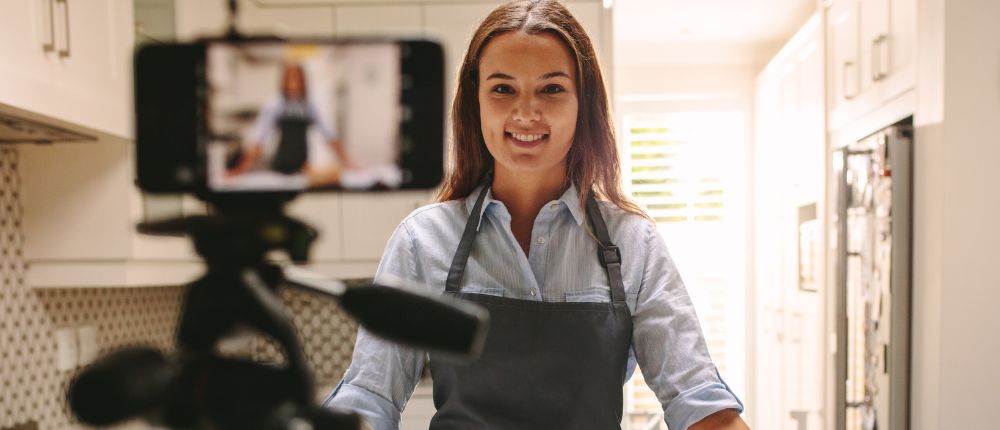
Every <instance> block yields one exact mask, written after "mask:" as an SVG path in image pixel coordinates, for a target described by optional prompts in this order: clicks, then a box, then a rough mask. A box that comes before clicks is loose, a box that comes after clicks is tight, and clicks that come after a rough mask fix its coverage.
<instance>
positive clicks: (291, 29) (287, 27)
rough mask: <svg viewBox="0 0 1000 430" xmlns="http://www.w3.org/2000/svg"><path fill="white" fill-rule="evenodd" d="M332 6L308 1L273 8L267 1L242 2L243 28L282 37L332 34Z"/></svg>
mask: <svg viewBox="0 0 1000 430" xmlns="http://www.w3.org/2000/svg"><path fill="white" fill-rule="evenodd" d="M333 17H334V13H333V8H332V7H330V6H324V5H319V6H312V5H305V4H296V5H287V6H281V7H274V6H272V5H268V4H266V3H257V2H254V1H249V0H243V1H241V2H240V10H239V26H240V31H243V32H245V33H247V34H268V35H270V34H273V35H278V36H282V37H330V36H333V34H334V19H333Z"/></svg>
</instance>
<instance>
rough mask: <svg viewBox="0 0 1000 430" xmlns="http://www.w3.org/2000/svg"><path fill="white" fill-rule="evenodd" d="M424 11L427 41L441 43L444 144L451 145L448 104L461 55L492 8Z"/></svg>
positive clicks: (475, 6)
mask: <svg viewBox="0 0 1000 430" xmlns="http://www.w3.org/2000/svg"><path fill="white" fill-rule="evenodd" d="M423 8H424V27H425V32H426V35H427V37H428V38H431V39H434V40H437V41H438V42H441V44H442V45H443V46H444V71H445V79H444V87H445V99H444V101H445V110H446V112H447V115H446V117H447V118H449V121H448V122H447V124H449V126H447V127H446V130H445V136H446V140H445V141H446V142H451V139H452V135H451V127H450V124H451V121H450V118H451V104H452V100H454V98H455V84H456V82H457V79H458V71H459V68H460V66H461V64H462V59H463V58H465V51H466V50H467V49H468V48H469V41H470V40H472V32H474V31H475V30H476V28H477V27H479V23H480V22H482V21H483V18H486V15H488V14H489V13H490V11H492V10H493V9H494V8H496V5H495V4H489V3H476V4H428V5H426V6H424V7H423Z"/></svg>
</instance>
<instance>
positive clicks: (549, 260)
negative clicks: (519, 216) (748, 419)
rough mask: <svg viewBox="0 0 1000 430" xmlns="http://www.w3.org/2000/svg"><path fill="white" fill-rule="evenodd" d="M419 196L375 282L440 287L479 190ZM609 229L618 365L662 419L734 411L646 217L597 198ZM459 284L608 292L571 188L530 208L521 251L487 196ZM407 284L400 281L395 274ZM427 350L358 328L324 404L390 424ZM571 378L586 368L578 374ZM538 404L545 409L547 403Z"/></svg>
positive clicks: (674, 424)
mask: <svg viewBox="0 0 1000 430" xmlns="http://www.w3.org/2000/svg"><path fill="white" fill-rule="evenodd" d="M479 190H480V189H476V191H474V192H473V193H472V194H471V195H470V196H469V197H468V198H466V199H464V200H452V201H448V202H444V203H435V204H431V205H428V206H424V207H421V208H419V209H417V210H415V211H413V213H411V214H410V215H409V216H408V217H406V219H404V220H403V222H402V223H400V225H399V226H398V227H397V228H396V231H395V232H394V233H393V235H392V237H391V238H390V239H389V243H388V245H387V246H386V249H385V254H383V256H382V261H381V263H379V267H378V270H377V272H376V275H375V282H376V283H378V284H383V285H393V286H400V287H403V288H417V289H421V290H423V291H425V292H428V293H431V294H441V293H443V291H444V288H445V280H446V279H447V278H448V270H449V268H450V267H451V261H452V258H453V257H454V256H455V250H456V249H457V248H458V243H459V241H460V240H461V238H462V231H463V229H464V228H465V224H466V221H467V220H468V216H469V212H470V211H471V210H472V208H473V206H474V205H475V201H476V197H477V196H478V195H479ZM600 207H601V214H602V215H603V216H604V220H605V222H606V223H607V225H608V231H609V232H610V235H611V240H612V242H614V243H615V244H616V245H618V247H619V248H620V249H621V255H622V276H623V281H624V283H625V293H626V304H627V305H628V308H629V310H630V311H631V312H632V324H633V332H632V348H631V350H630V351H629V361H628V374H629V377H631V374H632V371H633V370H634V369H635V366H636V364H637V363H638V365H639V366H640V367H641V368H642V373H643V376H645V378H646V383H647V384H648V385H649V387H650V388H652V390H653V391H654V392H655V393H656V396H657V398H658V399H659V401H660V403H661V404H662V405H663V410H664V416H665V419H666V422H667V424H668V425H669V426H670V428H671V429H677V430H683V429H687V428H688V427H689V426H690V425H692V424H694V423H696V422H698V421H700V420H701V419H702V418H705V417H706V416H708V415H711V414H712V413H714V412H716V411H719V410H722V409H729V408H731V409H736V410H739V411H740V412H742V411H743V404H742V403H741V402H740V400H739V399H738V398H737V397H736V395H735V394H733V392H732V391H731V390H730V389H729V386H728V385H726V383H725V382H724V381H723V380H722V378H721V377H720V376H719V373H718V371H717V370H716V367H715V364H714V363H713V362H712V358H711V357H710V356H709V354H708V348H707V347H706V345H705V339H704V337H703V336H702V333H701V327H700V326H699V324H698V317H697V316H696V315H695V309H694V306H693V305H692V304H691V299H690V297H688V293H687V290H686V289H685V287H684V283H683V281H681V277H680V275H679V274H678V272H677V268H676V267H674V263H673V260H672V259H671V258H670V254H669V253H668V252H667V248H666V245H665V244H664V242H663V239H662V238H661V237H660V235H659V233H658V232H657V230H656V226H655V225H654V224H653V223H652V222H650V221H649V220H648V219H645V218H643V217H641V216H638V215H635V214H629V213H626V212H624V211H622V210H621V209H619V208H618V207H617V206H615V205H613V204H611V203H608V202H600ZM479 216H480V219H481V221H480V226H479V233H478V235H477V236H476V240H475V243H474V246H473V249H472V254H471V255H470V257H469V262H468V265H467V266H466V270H465V276H464V278H463V283H462V292H470V293H481V294H492V295H497V296H504V297H510V298H516V299H522V300H537V301H548V302H563V301H566V302H598V301H602V302H608V301H610V300H611V293H610V291H611V289H610V286H609V285H610V284H609V281H608V276H607V272H605V270H604V267H603V266H601V264H600V262H599V261H598V260H597V242H596V241H595V239H594V238H592V237H591V236H590V234H589V233H588V232H587V230H586V225H585V224H584V223H585V222H587V220H586V214H585V212H584V210H583V208H582V207H581V206H580V201H579V198H578V196H577V190H576V188H575V187H570V188H569V189H568V190H566V192H565V193H563V195H562V196H561V197H560V198H559V200H554V201H551V202H549V203H548V204H546V205H545V207H544V208H542V210H541V212H539V214H538V216H537V217H536V218H535V223H534V226H533V227H532V230H531V246H530V248H529V252H528V255H525V254H524V251H523V250H522V248H521V246H520V245H518V243H517V240H516V239H515V238H514V235H513V233H512V232H511V228H510V213H509V212H508V211H507V208H506V207H505V206H504V204H503V202H500V201H498V200H494V199H493V198H492V193H489V194H488V195H487V197H486V201H485V202H484V204H483V209H482V212H481V213H480V214H479ZM403 284H405V285H403ZM425 359H426V354H425V353H424V352H423V351H420V350H416V349H412V348H408V347H404V346H399V345H396V344H393V343H390V342H387V341H384V340H382V339H380V338H377V337H375V336H374V335H372V334H371V333H368V332H367V331H365V330H364V329H363V328H362V329H359V330H358V337H357V343H356V345H355V348H354V357H353V359H352V361H351V366H350V368H348V370H347V373H346V375H345V376H344V379H343V381H341V383H340V384H339V385H338V386H337V388H336V389H334V391H333V392H332V393H331V394H330V396H329V397H328V398H327V401H326V402H325V404H326V405H327V406H329V407H333V408H339V409H348V410H352V411H354V412H357V413H359V414H361V415H362V416H363V417H365V419H366V421H368V423H369V424H370V425H371V426H372V427H373V428H374V429H375V430H390V429H396V428H398V426H399V421H400V413H401V411H402V410H403V408H404V407H405V406H406V402H407V400H409V398H410V395H411V394H412V393H413V390H414V387H415V386H416V384H417V382H418V380H419V378H420V374H421V371H422V369H423V367H424V360H425ZM581 377H586V376H585V375H581ZM539 407H540V408H542V409H540V410H539V411H536V412H537V413H541V414H544V413H545V411H544V407H545V405H539Z"/></svg>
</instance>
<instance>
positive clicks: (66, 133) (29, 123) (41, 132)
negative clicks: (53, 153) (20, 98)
mask: <svg viewBox="0 0 1000 430" xmlns="http://www.w3.org/2000/svg"><path fill="white" fill-rule="evenodd" d="M94 141H97V138H96V137H94V136H88V135H86V134H82V133H78V132H75V131H72V130H67V129H65V128H61V127H57V126H53V125H49V124H45V123H43V122H39V121H35V120H31V119H27V118H24V117H19V116H15V115H11V114H8V113H5V112H0V144H12V143H57V142H94Z"/></svg>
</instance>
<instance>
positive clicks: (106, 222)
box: [19, 141, 202, 288]
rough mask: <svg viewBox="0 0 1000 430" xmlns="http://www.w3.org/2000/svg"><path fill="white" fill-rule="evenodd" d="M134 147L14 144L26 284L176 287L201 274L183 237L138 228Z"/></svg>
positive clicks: (191, 207)
mask: <svg viewBox="0 0 1000 430" xmlns="http://www.w3.org/2000/svg"><path fill="white" fill-rule="evenodd" d="M133 151H134V146H133V145H132V144H131V143H128V142H120V141H110V142H107V141H101V142H98V143H92V144H55V145H24V146H20V147H19V153H20V162H19V164H20V169H19V170H20V173H21V201H22V204H23V210H24V217H23V219H24V221H23V223H24V224H23V230H24V238H25V239H24V240H25V243H24V259H25V261H26V262H27V265H28V266H27V272H26V276H27V279H26V280H25V282H26V283H27V285H28V286H30V287H36V288H64V287H74V288H81V287H132V286H162V285H178V284H182V283H185V282H188V281H190V280H193V279H194V278H195V276H196V275H197V274H198V273H200V271H201V268H202V265H201V263H200V261H199V259H198V257H197V256H196V255H195V254H194V252H193V249H192V248H191V245H190V241H189V240H188V239H187V238H183V237H154V236H146V235H140V234H138V233H137V232H136V230H135V225H136V223H137V222H139V221H141V220H143V219H144V216H145V213H146V211H145V207H146V205H145V204H144V203H145V202H144V197H143V195H142V194H141V193H140V192H139V191H138V189H137V188H135V186H134V185H133V183H134V169H133V165H134V164H133V162H132V159H133ZM53 166H58V168H57V169H54V168H53ZM182 205H183V206H185V207H187V212H188V213H192V212H196V211H197V210H198V208H197V206H198V205H197V204H196V203H194V202H193V200H192V199H187V200H184V201H182Z"/></svg>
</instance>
